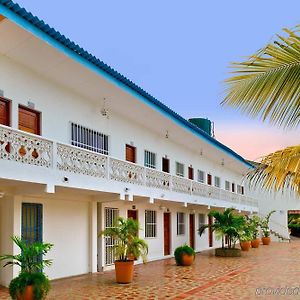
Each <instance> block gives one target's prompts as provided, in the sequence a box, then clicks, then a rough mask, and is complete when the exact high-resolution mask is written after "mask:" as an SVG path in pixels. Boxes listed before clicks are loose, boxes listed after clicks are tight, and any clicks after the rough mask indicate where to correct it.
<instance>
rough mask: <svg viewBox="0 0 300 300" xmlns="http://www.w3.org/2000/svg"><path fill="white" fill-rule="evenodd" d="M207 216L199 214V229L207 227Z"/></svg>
mask: <svg viewBox="0 0 300 300" xmlns="http://www.w3.org/2000/svg"><path fill="white" fill-rule="evenodd" d="M205 224H206V223H205V214H199V215H198V227H199V228H200V227H201V226H203V225H205Z"/></svg>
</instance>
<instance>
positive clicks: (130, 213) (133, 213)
mask: <svg viewBox="0 0 300 300" xmlns="http://www.w3.org/2000/svg"><path fill="white" fill-rule="evenodd" d="M127 218H128V219H130V218H131V219H133V220H135V221H137V220H138V217H137V210H133V209H128V211H127Z"/></svg>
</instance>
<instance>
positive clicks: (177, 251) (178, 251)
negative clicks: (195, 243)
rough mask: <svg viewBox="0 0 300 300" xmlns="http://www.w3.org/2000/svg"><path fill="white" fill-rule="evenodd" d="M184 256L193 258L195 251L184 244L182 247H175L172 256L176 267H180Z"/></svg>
mask: <svg viewBox="0 0 300 300" xmlns="http://www.w3.org/2000/svg"><path fill="white" fill-rule="evenodd" d="M184 254H187V255H189V256H195V250H194V249H193V248H192V247H190V246H188V245H186V244H185V245H183V246H180V247H177V248H176V249H175V251H174V256H175V260H176V264H177V265H179V266H181V265H182V256H183V255H184Z"/></svg>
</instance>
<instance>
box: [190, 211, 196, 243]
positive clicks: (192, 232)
mask: <svg viewBox="0 0 300 300" xmlns="http://www.w3.org/2000/svg"><path fill="white" fill-rule="evenodd" d="M190 246H191V247H192V248H193V249H195V215H194V214H190Z"/></svg>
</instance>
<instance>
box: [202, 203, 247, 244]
mask: <svg viewBox="0 0 300 300" xmlns="http://www.w3.org/2000/svg"><path fill="white" fill-rule="evenodd" d="M233 211H234V208H227V209H225V211H224V212H218V211H215V210H213V211H211V212H210V213H209V214H208V215H209V216H211V217H213V218H214V223H213V224H205V225H202V226H201V227H200V228H199V229H198V232H199V235H200V236H201V235H202V234H203V233H204V231H205V230H206V229H207V228H210V229H211V230H212V231H215V232H216V237H217V238H220V239H222V248H225V244H224V237H225V236H227V238H228V246H227V247H228V248H230V249H231V248H235V244H236V242H237V241H238V239H239V232H240V230H241V228H242V227H243V226H244V224H245V222H246V220H245V218H244V216H239V215H235V214H234V213H233Z"/></svg>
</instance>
